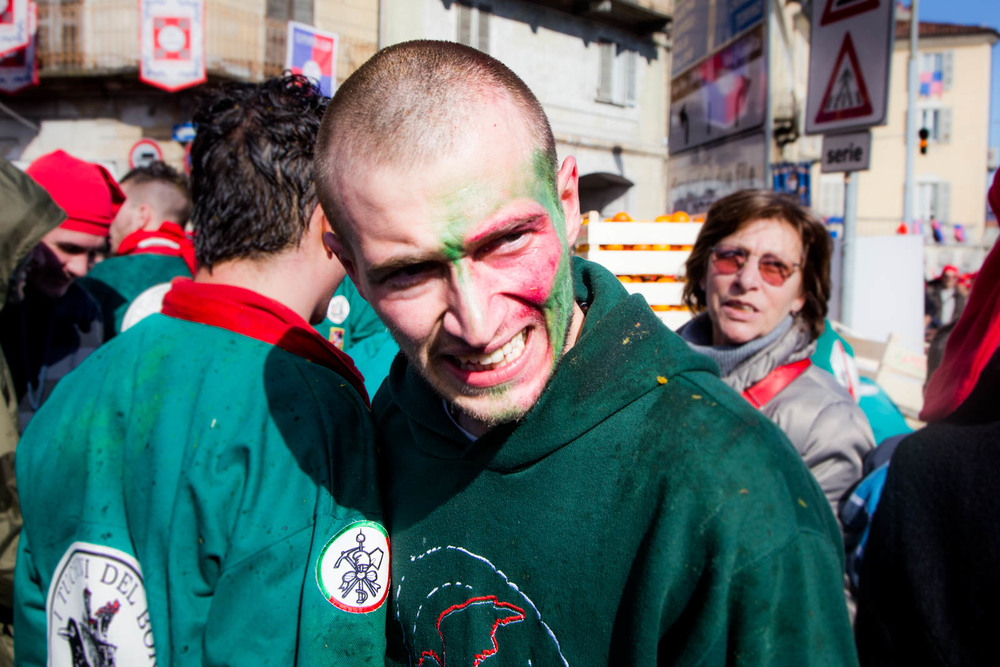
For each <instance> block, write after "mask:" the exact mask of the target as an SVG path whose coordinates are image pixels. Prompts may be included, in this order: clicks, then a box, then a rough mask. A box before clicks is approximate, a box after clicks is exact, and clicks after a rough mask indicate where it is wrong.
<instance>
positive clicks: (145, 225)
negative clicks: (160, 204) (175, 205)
mask: <svg viewBox="0 0 1000 667" xmlns="http://www.w3.org/2000/svg"><path fill="white" fill-rule="evenodd" d="M137 215H138V216H139V226H138V227H137V228H136V229H135V230H133V231H137V230H139V229H144V230H146V231H155V230H156V229H158V228H159V226H160V223H161V222H163V221H162V220H154V219H153V207H151V206H150V205H149V204H139V208H138V210H137Z"/></svg>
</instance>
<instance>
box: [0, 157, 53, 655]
mask: <svg viewBox="0 0 1000 667" xmlns="http://www.w3.org/2000/svg"><path fill="white" fill-rule="evenodd" d="M0 201H2V202H3V206H2V207H0V309H3V307H4V304H5V303H6V301H7V296H8V287H11V279H12V278H13V277H14V276H15V274H17V273H18V271H19V265H20V264H21V263H22V261H24V260H25V259H26V258H27V257H28V256H29V254H30V253H31V250H32V248H34V247H35V245H36V244H37V243H38V242H39V241H40V240H41V239H42V237H43V236H44V235H45V234H46V233H48V232H49V231H50V230H52V229H53V228H55V227H56V226H57V225H58V224H59V223H60V222H62V221H63V220H65V219H66V214H65V213H64V212H63V210H62V209H61V208H59V206H57V205H56V203H55V202H54V201H52V197H50V196H49V194H48V193H47V192H45V189H44V188H42V186H40V185H38V183H36V182H35V181H34V180H32V178H31V177H30V176H28V175H27V174H25V173H24V172H22V171H21V170H20V169H18V168H17V167H15V166H14V165H12V164H11V163H10V162H7V161H6V160H4V159H0ZM13 288H14V290H17V289H19V288H20V286H19V285H14V286H13ZM0 396H2V399H3V414H0V667H9V666H10V665H13V664H14V651H13V618H14V616H13V615H14V611H13V604H14V559H15V557H16V556H17V542H18V535H19V534H20V532H21V506H20V503H19V502H18V497H17V481H16V480H15V478H14V450H15V448H16V447H17V440H18V437H19V433H20V432H19V431H18V426H17V392H16V391H15V389H14V385H13V380H12V379H11V377H10V372H9V371H8V369H7V361H6V359H5V357H4V356H3V355H2V354H0Z"/></svg>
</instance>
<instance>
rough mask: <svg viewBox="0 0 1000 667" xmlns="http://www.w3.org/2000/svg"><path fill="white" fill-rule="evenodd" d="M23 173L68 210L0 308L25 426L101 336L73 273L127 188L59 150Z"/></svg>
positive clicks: (1, 335) (103, 238) (102, 240)
mask: <svg viewBox="0 0 1000 667" xmlns="http://www.w3.org/2000/svg"><path fill="white" fill-rule="evenodd" d="M26 171H27V174H28V175H29V176H30V177H31V178H33V179H34V180H35V182H37V183H38V184H39V185H41V186H42V187H43V188H45V190H46V191H47V192H48V193H49V195H50V196H51V197H52V199H53V200H54V201H55V202H56V204H58V205H59V206H60V208H62V209H63V211H65V213H66V219H65V220H64V221H63V222H62V224H61V225H59V226H58V227H56V228H55V229H53V230H51V231H49V232H48V233H47V234H45V236H43V237H42V239H41V241H39V242H38V243H37V244H36V245H35V246H34V247H33V248H32V249H31V253H30V255H29V258H28V260H27V264H26V265H25V266H24V267H23V272H21V273H20V274H19V278H18V279H17V280H16V281H15V282H16V284H15V285H14V295H15V297H16V298H14V299H11V301H10V302H9V303H7V304H6V305H5V306H4V309H3V311H2V312H0V343H2V345H3V351H4V356H5V357H6V358H7V361H8V363H9V364H10V370H11V375H12V376H13V379H14V387H15V389H16V391H17V398H18V423H19V428H20V430H21V431H22V432H23V431H24V429H25V427H26V426H27V425H28V422H29V421H30V420H31V418H32V416H34V414H35V411H36V410H38V408H39V407H40V406H41V405H42V403H44V402H45V400H46V399H47V398H48V396H49V394H50V393H51V392H52V390H53V389H54V388H55V385H56V383H58V382H59V380H60V379H61V378H63V377H64V376H65V375H66V374H67V373H69V372H70V371H71V370H73V369H74V368H76V367H77V366H79V365H80V363H82V362H83V360H84V359H85V358H86V357H87V356H88V355H89V354H90V353H91V352H93V351H94V350H95V349H96V348H97V347H98V346H99V345H100V344H101V343H102V342H103V340H104V327H103V325H102V322H101V312H100V307H99V306H98V305H97V302H96V301H94V299H93V298H92V297H91V296H90V295H89V294H88V293H87V292H86V291H85V290H84V289H83V288H82V287H80V286H79V285H77V284H76V279H77V278H81V277H83V276H85V275H86V274H87V272H88V271H89V270H90V268H91V267H92V266H93V265H94V263H95V262H96V261H97V259H98V257H99V256H100V255H101V254H102V253H103V252H104V250H105V248H106V247H107V237H108V229H109V228H110V226H111V221H112V220H114V218H115V215H117V213H118V209H120V208H121V205H122V203H123V202H124V201H125V194H124V193H123V192H122V191H121V189H120V188H119V187H118V184H117V183H115V179H114V178H113V177H112V176H111V174H110V173H108V170H107V169H105V168H104V167H102V166H101V165H99V164H94V163H92V162H86V161H84V160H81V159H79V158H76V157H73V156H72V155H70V154H68V153H66V152H65V151H62V150H57V151H54V152H52V153H48V154H47V155H43V156H42V157H40V158H38V159H37V160H35V161H34V162H32V163H31V165H30V166H29V167H28V169H27V170H26Z"/></svg>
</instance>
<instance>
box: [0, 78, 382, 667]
mask: <svg viewBox="0 0 1000 667" xmlns="http://www.w3.org/2000/svg"><path fill="white" fill-rule="evenodd" d="M325 105H326V98H324V97H322V95H321V94H320V92H319V91H318V90H317V89H316V88H314V87H313V86H312V85H311V84H309V83H308V81H307V80H306V79H304V78H301V77H288V78H285V79H274V80H269V81H266V82H264V83H261V84H229V85H228V86H225V87H223V88H221V89H219V90H218V91H216V92H214V93H212V94H210V95H208V96H207V98H206V99H204V100H203V102H202V104H201V106H200V108H199V110H198V111H197V112H196V114H195V117H194V118H195V122H197V123H198V136H197V138H196V139H195V141H194V146H193V148H192V159H193V163H194V168H193V171H192V180H193V189H192V194H193V199H194V219H195V223H196V225H197V226H198V228H199V233H198V236H197V238H196V241H195V242H196V252H197V255H198V263H199V267H200V268H199V269H198V272H197V274H196V276H195V278H194V280H193V281H191V280H184V279H178V280H177V281H175V283H174V284H173V288H172V290H171V291H170V293H169V294H168V295H167V296H166V298H165V300H164V309H163V313H162V314H154V315H151V316H150V317H148V318H146V319H145V320H143V321H142V322H140V323H139V324H137V325H136V326H135V327H134V328H132V329H130V330H129V331H127V332H125V333H124V334H123V335H121V336H118V337H116V338H115V339H114V340H112V341H111V342H110V343H108V344H107V345H105V346H103V347H101V348H100V349H99V350H98V351H97V353H95V354H94V355H93V356H92V358H91V359H90V360H89V362H88V363H87V364H84V365H83V366H81V367H80V368H79V369H78V371H77V372H76V373H74V374H72V375H71V376H70V377H67V378H66V380H65V386H60V387H59V388H58V390H57V392H56V393H55V394H54V395H53V398H52V401H51V404H50V405H48V406H46V408H47V409H46V410H45V412H44V414H43V415H42V417H41V418H39V419H37V420H36V421H35V422H33V423H32V426H31V428H29V429H28V431H27V432H26V433H25V434H24V437H23V438H22V440H21V442H20V444H19V446H18V453H17V463H16V465H17V474H18V479H19V481H20V483H21V484H20V488H21V491H22V493H21V504H22V511H23V514H24V529H23V532H22V538H21V544H20V551H19V553H18V561H17V569H16V573H15V598H16V600H15V619H14V621H15V633H16V637H17V656H16V657H17V661H18V664H21V665H44V664H46V659H48V664H49V665H81V664H89V665H91V666H92V667H94V666H96V665H109V664H119V665H130V666H133V665H154V664H157V663H158V664H162V665H174V664H178V665H291V664H303V665H319V664H370V663H379V664H380V663H381V662H382V656H383V653H384V645H385V640H384V625H385V611H384V609H385V607H384V606H383V604H382V603H383V601H384V599H385V596H386V592H387V591H388V586H389V582H388V576H389V545H388V542H387V540H386V537H385V531H384V529H382V527H381V525H380V524H379V523H378V520H379V504H378V495H377V488H376V485H375V472H374V454H373V451H374V450H373V448H372V443H373V441H374V437H373V433H372V429H371V423H370V416H369V413H368V409H367V395H366V394H365V392H364V388H363V386H362V384H361V380H360V378H359V377H357V375H356V373H355V372H354V370H353V366H352V365H351V363H350V361H349V359H347V358H346V357H345V356H343V354H342V353H341V352H339V351H338V350H336V348H333V347H332V346H330V345H329V344H328V343H327V341H325V340H324V339H323V338H322V337H320V336H319V335H318V334H316V332H315V331H314V330H313V329H312V328H311V327H310V325H309V323H308V321H307V320H312V321H319V318H320V317H322V315H323V313H325V312H326V307H327V302H328V301H329V300H330V296H331V295H332V294H333V292H334V290H335V289H336V287H337V284H338V283H339V282H340V280H341V278H342V277H343V269H342V268H338V267H339V264H338V263H337V262H336V261H335V259H334V258H333V255H332V253H331V252H330V250H329V249H327V248H326V247H325V246H324V243H323V234H324V232H325V231H326V230H327V229H328V227H327V226H326V224H325V222H324V217H323V215H322V213H320V212H319V209H318V207H317V206H316V197H315V192H314V187H313V184H312V154H313V143H314V141H315V136H316V131H317V129H318V127H319V122H320V118H321V116H322V113H323V109H324V108H325ZM274 173H281V174H282V177H283V178H282V180H281V182H280V184H276V183H275V182H274V180H273V178H272V176H273V174H274ZM108 656H113V658H114V661H110V660H109V659H108ZM81 661H82V662H81ZM115 661H116V663H115Z"/></svg>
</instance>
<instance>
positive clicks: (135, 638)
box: [45, 542, 156, 667]
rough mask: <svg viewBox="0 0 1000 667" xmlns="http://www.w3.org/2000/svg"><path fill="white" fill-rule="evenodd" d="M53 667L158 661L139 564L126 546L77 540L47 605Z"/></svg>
mask: <svg viewBox="0 0 1000 667" xmlns="http://www.w3.org/2000/svg"><path fill="white" fill-rule="evenodd" d="M45 616H46V626H47V628H48V649H49V662H48V664H49V666H50V667H63V666H65V667H77V666H79V665H95V666H96V665H115V664H118V665H155V664H156V653H155V651H154V650H153V630H152V627H151V625H150V621H149V607H148V606H147V604H146V588H145V585H144V584H143V580H142V571H141V570H140V568H139V563H138V562H136V560H135V559H134V558H133V557H132V556H130V555H128V554H127V553H125V552H123V551H119V550H117V549H112V548H110V547H107V546H104V545H100V544H88V543H86V542H74V543H73V544H71V545H70V547H69V548H68V549H67V550H66V553H64V554H63V557H62V559H61V560H60V561H59V565H58V566H56V569H55V572H54V573H53V575H52V583H51V584H50V585H49V594H48V599H47V601H46V604H45Z"/></svg>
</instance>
